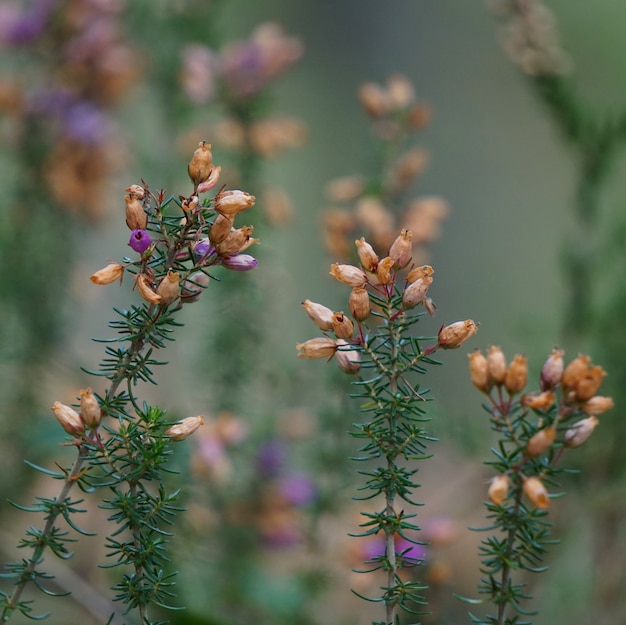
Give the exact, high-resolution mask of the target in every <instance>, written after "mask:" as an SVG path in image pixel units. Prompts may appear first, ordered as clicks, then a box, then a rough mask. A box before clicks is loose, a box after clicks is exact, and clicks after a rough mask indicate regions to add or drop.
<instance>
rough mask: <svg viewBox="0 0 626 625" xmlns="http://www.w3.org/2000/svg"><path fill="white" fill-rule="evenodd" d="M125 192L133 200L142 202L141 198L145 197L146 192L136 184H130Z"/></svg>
mask: <svg viewBox="0 0 626 625" xmlns="http://www.w3.org/2000/svg"><path fill="white" fill-rule="evenodd" d="M125 191H126V193H128V195H130V197H131V199H133V200H143V198H144V197H146V190H145V189H144V188H143V187H142V186H141V185H138V184H131V185H130V187H127V188H126V189H125Z"/></svg>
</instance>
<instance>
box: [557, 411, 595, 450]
mask: <svg viewBox="0 0 626 625" xmlns="http://www.w3.org/2000/svg"><path fill="white" fill-rule="evenodd" d="M598 423H600V421H599V420H598V418H597V417H595V416H594V415H591V416H589V417H587V418H586V419H581V420H580V421H577V422H576V423H574V425H572V427H571V428H569V430H567V431H566V432H565V434H564V435H563V445H564V446H565V447H570V448H574V447H580V446H581V445H582V444H583V443H586V442H587V439H588V438H589V437H590V436H591V435H592V434H593V431H594V430H595V429H596V427H597V425H598Z"/></svg>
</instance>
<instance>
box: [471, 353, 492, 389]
mask: <svg viewBox="0 0 626 625" xmlns="http://www.w3.org/2000/svg"><path fill="white" fill-rule="evenodd" d="M467 356H468V358H469V367H470V374H471V376H472V384H473V385H474V386H475V387H476V388H477V389H478V390H479V391H481V392H482V393H489V391H490V390H491V379H490V378H489V373H488V371H487V359H486V358H485V357H484V356H483V354H482V352H481V351H480V350H479V349H475V350H474V351H473V352H471V353H470V354H468V355H467Z"/></svg>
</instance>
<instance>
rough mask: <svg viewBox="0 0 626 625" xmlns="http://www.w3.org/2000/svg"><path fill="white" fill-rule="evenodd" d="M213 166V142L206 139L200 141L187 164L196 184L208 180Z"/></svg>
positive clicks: (190, 176) (190, 175) (192, 179)
mask: <svg viewBox="0 0 626 625" xmlns="http://www.w3.org/2000/svg"><path fill="white" fill-rule="evenodd" d="M212 168H213V154H212V153H211V144H210V143H207V142H206V141H200V143H198V147H197V148H196V150H195V152H194V153H193V156H192V157H191V160H190V161H189V165H187V173H188V174H189V178H190V179H191V182H193V184H194V186H196V187H197V186H198V185H199V184H200V183H202V182H204V181H205V180H208V178H209V176H210V175H211V169H212Z"/></svg>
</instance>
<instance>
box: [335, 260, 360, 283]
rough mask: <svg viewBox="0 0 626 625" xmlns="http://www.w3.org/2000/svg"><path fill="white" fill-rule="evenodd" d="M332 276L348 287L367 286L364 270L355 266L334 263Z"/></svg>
mask: <svg viewBox="0 0 626 625" xmlns="http://www.w3.org/2000/svg"><path fill="white" fill-rule="evenodd" d="M330 275H331V276H333V277H334V278H336V279H337V280H339V282H342V283H343V284H347V285H348V286H351V287H355V286H365V283H366V282H367V276H366V275H365V272H364V271H363V270H362V269H359V268H358V267H355V266H354V265H340V264H339V263H333V264H332V265H331V266H330Z"/></svg>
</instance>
